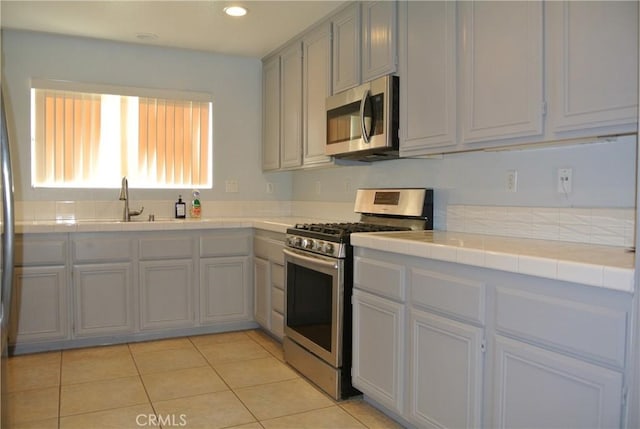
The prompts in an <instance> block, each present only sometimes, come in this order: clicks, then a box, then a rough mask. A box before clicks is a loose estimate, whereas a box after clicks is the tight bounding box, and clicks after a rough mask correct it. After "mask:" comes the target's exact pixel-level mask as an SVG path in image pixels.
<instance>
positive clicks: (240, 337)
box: [189, 331, 248, 346]
mask: <svg viewBox="0 0 640 429" xmlns="http://www.w3.org/2000/svg"><path fill="white" fill-rule="evenodd" d="M189 339H190V340H191V342H193V344H195V345H196V346H205V345H208V344H220V343H233V342H236V341H247V339H248V337H247V331H237V332H222V333H220V334H209V335H196V336H193V337H189Z"/></svg>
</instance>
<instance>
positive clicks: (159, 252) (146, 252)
mask: <svg viewBox="0 0 640 429" xmlns="http://www.w3.org/2000/svg"><path fill="white" fill-rule="evenodd" d="M191 257H193V241H192V239H191V238H190V237H158V238H143V239H141V240H140V259H187V258H191Z"/></svg>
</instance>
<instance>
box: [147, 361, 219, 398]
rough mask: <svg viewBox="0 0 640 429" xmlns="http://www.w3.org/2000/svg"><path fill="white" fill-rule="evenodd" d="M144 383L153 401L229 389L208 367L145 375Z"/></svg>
mask: <svg viewBox="0 0 640 429" xmlns="http://www.w3.org/2000/svg"><path fill="white" fill-rule="evenodd" d="M142 382H143V383H144V386H145V388H146V389H147V393H148V394H149V397H150V398H151V400H152V401H160V400H166V399H174V398H182V397H185V396H195V395H200V394H203V393H211V392H220V391H223V390H228V389H229V388H228V387H227V385H226V384H225V383H224V381H222V379H221V378H220V377H219V376H218V374H216V372H215V371H214V370H213V369H211V368H210V367H208V366H203V367H199V368H187V369H180V370H176V371H168V372H154V373H152V374H143V375H142Z"/></svg>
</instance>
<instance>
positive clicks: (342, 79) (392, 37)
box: [332, 1, 398, 94]
mask: <svg viewBox="0 0 640 429" xmlns="http://www.w3.org/2000/svg"><path fill="white" fill-rule="evenodd" d="M397 8H398V4H397V2H396V1H365V2H354V3H352V4H350V5H349V6H348V7H347V8H345V9H344V10H342V11H341V12H339V13H338V14H336V15H335V16H334V17H333V18H332V27H333V92H334V94H335V93H337V92H340V91H344V90H346V89H349V88H353V87H354V86H357V85H360V83H362V82H368V81H370V80H373V79H375V78H377V77H380V76H383V75H386V74H392V73H395V71H396V67H397V43H398V39H397Z"/></svg>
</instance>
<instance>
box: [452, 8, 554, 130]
mask: <svg viewBox="0 0 640 429" xmlns="http://www.w3.org/2000/svg"><path fill="white" fill-rule="evenodd" d="M459 8H460V9H459V10H460V18H461V22H460V25H461V28H460V33H459V34H461V36H462V37H461V40H460V43H461V67H462V70H461V79H462V81H461V82H460V88H461V90H462V93H461V100H460V102H461V105H460V106H459V107H460V113H461V116H460V120H461V121H462V124H461V125H462V127H461V128H462V142H463V143H470V142H482V141H491V140H497V139H506V138H514V137H531V136H540V135H541V134H542V113H543V99H542V97H543V78H542V76H543V63H542V45H543V43H542V3H540V2H534V1H527V2H490V1H487V2H484V1H483V2H477V1H469V2H461V3H459Z"/></svg>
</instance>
